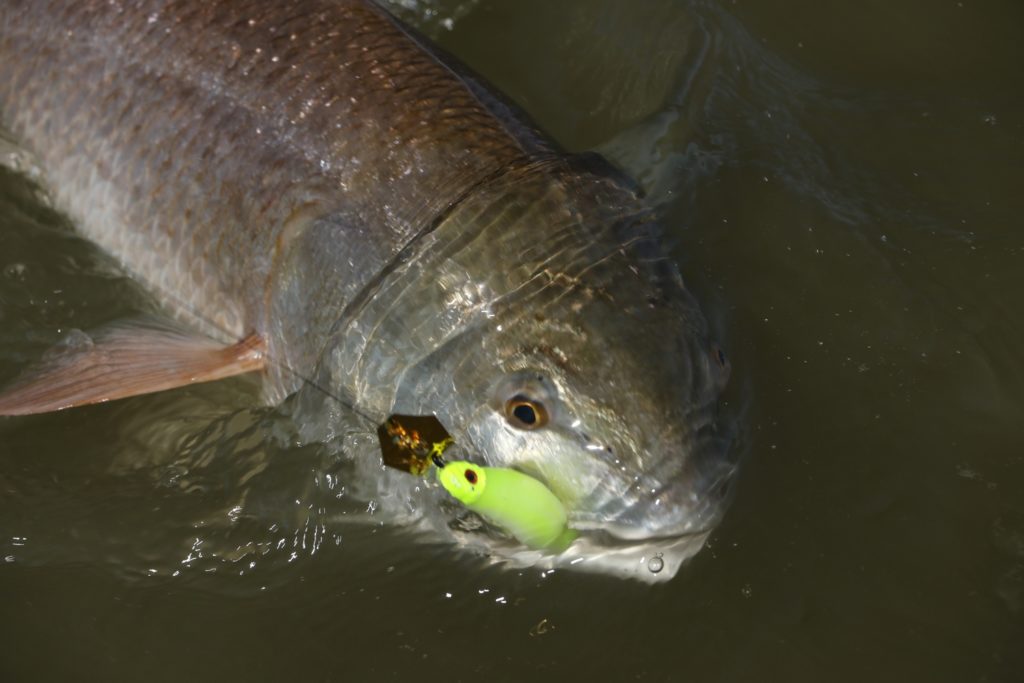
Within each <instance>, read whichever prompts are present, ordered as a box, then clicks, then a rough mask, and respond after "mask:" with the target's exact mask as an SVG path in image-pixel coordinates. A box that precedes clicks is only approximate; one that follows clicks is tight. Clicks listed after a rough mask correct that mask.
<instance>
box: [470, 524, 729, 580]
mask: <svg viewBox="0 0 1024 683" xmlns="http://www.w3.org/2000/svg"><path fill="white" fill-rule="evenodd" d="M711 531H712V530H711V529H705V530H702V531H698V532H692V533H683V534H679V535H677V536H659V537H649V538H645V539H635V540H627V539H621V538H618V537H616V536H614V535H613V534H612V533H610V532H609V531H607V530H605V529H601V530H585V531H582V532H580V534H579V535H578V536H577V537H576V539H575V540H574V541H573V542H572V543H571V544H570V545H569V547H568V548H566V549H565V550H563V551H562V552H561V553H557V554H552V553H550V552H546V551H543V550H531V549H528V548H525V547H524V546H522V545H520V544H518V543H515V542H510V541H504V540H499V539H494V538H488V539H486V540H484V539H483V538H481V535H480V533H479V530H476V531H454V533H455V536H456V537H457V538H458V540H459V541H460V542H462V543H463V544H465V545H467V546H470V547H473V548H475V549H477V550H480V551H482V554H483V555H484V557H485V558H486V559H487V561H488V563H490V564H494V565H506V566H511V567H513V568H518V569H537V570H539V571H541V572H542V573H545V574H546V573H547V572H550V571H556V570H563V569H564V570H571V571H573V572H586V573H592V574H602V575H605V576H611V577H614V578H619V579H632V580H637V581H641V582H643V583H649V584H657V583H665V582H667V581H670V580H671V579H672V578H674V577H675V576H676V574H677V573H679V570H680V569H681V568H682V567H683V566H684V565H685V564H686V562H687V560H689V559H690V558H691V557H693V556H694V555H696V554H697V553H698V552H699V551H700V550H701V548H703V547H704V544H705V543H706V542H707V539H708V536H710V534H711Z"/></svg>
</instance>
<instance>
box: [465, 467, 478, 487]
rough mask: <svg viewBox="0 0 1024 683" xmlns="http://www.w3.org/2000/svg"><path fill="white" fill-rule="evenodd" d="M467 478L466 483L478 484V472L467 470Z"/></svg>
mask: <svg viewBox="0 0 1024 683" xmlns="http://www.w3.org/2000/svg"><path fill="white" fill-rule="evenodd" d="M465 477H466V481H468V482H469V483H470V484H475V483H476V472H474V471H473V470H466V472H465Z"/></svg>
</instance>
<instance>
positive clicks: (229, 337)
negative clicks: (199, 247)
mask: <svg viewBox="0 0 1024 683" xmlns="http://www.w3.org/2000/svg"><path fill="white" fill-rule="evenodd" d="M158 294H159V296H161V297H164V298H165V299H167V300H169V301H170V302H172V303H173V304H174V305H175V306H177V307H178V308H180V309H181V310H182V311H184V312H185V313H186V314H188V315H190V316H192V317H193V318H195V319H196V320H198V321H200V322H202V323H203V324H204V325H206V326H208V327H209V328H210V329H212V330H216V331H217V332H219V333H221V334H222V335H223V338H222V339H219V340H217V341H219V342H221V343H222V344H229V343H230V344H233V343H236V342H237V341H238V340H237V339H235V335H233V334H232V333H231V332H229V331H228V330H227V329H225V328H224V326H223V325H221V324H220V323H217V322H215V321H213V320H211V319H210V318H207V317H206V316H205V315H202V314H201V313H199V312H198V311H196V310H195V309H194V308H192V306H191V305H190V304H189V303H188V302H186V301H184V300H183V299H180V298H179V297H177V296H176V295H175V294H174V293H172V292H169V291H166V290H160V291H159V292H158ZM263 357H264V358H265V359H266V360H267V362H268V363H270V364H273V365H274V366H275V367H276V368H278V369H279V370H282V371H283V372H284V373H286V374H288V375H291V376H292V377H294V378H296V379H298V380H300V381H301V382H303V383H304V384H306V385H308V386H310V387H312V388H314V389H316V390H317V391H319V392H320V393H322V394H323V395H324V396H327V397H328V398H331V399H333V400H334V401H335V402H337V403H338V404H339V405H340V406H342V407H343V408H346V409H348V410H350V411H351V412H352V413H353V414H355V415H357V416H359V417H361V418H363V419H364V420H366V421H367V422H369V423H370V424H372V425H375V426H376V425H377V424H378V420H376V419H374V418H372V417H370V416H369V415H367V414H366V413H364V412H363V411H362V410H360V409H359V408H357V407H356V406H355V405H353V404H352V403H351V402H349V401H346V400H345V399H343V398H341V397H340V396H337V395H336V394H334V393H333V392H331V391H329V390H328V389H326V388H324V387H322V386H320V385H319V384H318V383H317V382H315V381H314V380H312V379H310V378H309V377H306V376H305V375H303V374H302V373H300V372H298V371H297V370H295V369H294V368H292V367H291V366H289V365H288V364H287V363H285V362H284V361H280V360H278V359H277V358H275V357H273V356H271V354H270V352H269V351H267V350H264V352H263Z"/></svg>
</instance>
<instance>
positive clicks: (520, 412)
mask: <svg viewBox="0 0 1024 683" xmlns="http://www.w3.org/2000/svg"><path fill="white" fill-rule="evenodd" d="M512 414H513V415H515V417H516V419H517V420H519V421H520V422H522V423H523V424H525V425H531V426H532V425H534V424H536V423H537V411H535V410H534V409H533V406H531V405H529V404H528V403H520V404H519V405H517V406H516V407H515V408H513V409H512Z"/></svg>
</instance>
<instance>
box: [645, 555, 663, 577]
mask: <svg viewBox="0 0 1024 683" xmlns="http://www.w3.org/2000/svg"><path fill="white" fill-rule="evenodd" d="M664 568H665V560H664V559H663V558H662V556H661V553H658V554H657V555H655V556H654V557H652V558H651V559H650V560H648V561H647V569H648V571H650V572H651V573H652V574H657V573H658V572H660V571H661V570H662V569H664Z"/></svg>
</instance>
